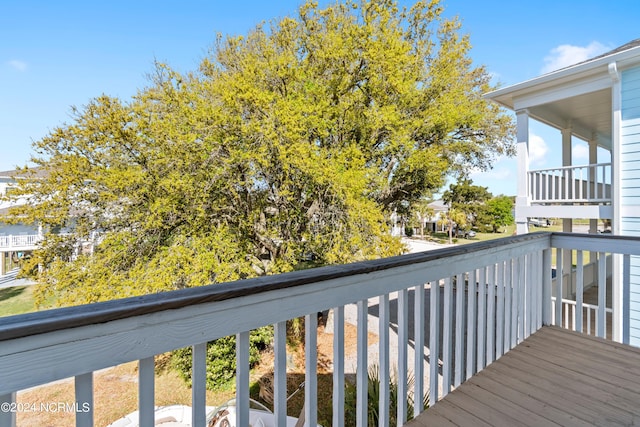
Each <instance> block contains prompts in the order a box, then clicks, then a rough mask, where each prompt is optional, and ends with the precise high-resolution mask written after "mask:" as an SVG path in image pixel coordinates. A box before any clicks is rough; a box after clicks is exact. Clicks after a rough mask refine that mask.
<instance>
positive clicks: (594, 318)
mask: <svg viewBox="0 0 640 427" xmlns="http://www.w3.org/2000/svg"><path fill="white" fill-rule="evenodd" d="M551 301H552V312H551V313H552V316H551V323H552V324H554V325H555V324H556V311H555V307H556V298H555V297H552V298H551ZM576 307H577V302H576V301H574V300H570V299H565V298H563V299H562V310H561V311H562V321H561V322H560V324H559V326H562V327H563V328H565V329H570V330H572V331H575V330H577V329H576V323H577V322H576V319H577V318H578V315H577V313H578V312H577V308H576ZM604 311H605V313H606V315H605V317H604V325H603V329H604V331H605V335H606V337H607V338H611V315H612V314H613V310H612V309H611V308H609V307H605V310H604ZM598 321H599V318H598V305H595V304H587V303H583V304H582V325H583V326H582V331H581V332H583V333H585V334H587V335H596V331H597V330H598V329H599V325H598ZM607 325H609V329H607Z"/></svg>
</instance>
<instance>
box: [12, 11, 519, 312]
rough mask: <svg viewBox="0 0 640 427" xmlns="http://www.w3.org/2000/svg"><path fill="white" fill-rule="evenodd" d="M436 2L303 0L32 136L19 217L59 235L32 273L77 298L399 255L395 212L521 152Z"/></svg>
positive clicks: (70, 299)
mask: <svg viewBox="0 0 640 427" xmlns="http://www.w3.org/2000/svg"><path fill="white" fill-rule="evenodd" d="M442 12H443V8H442V6H441V4H440V3H439V1H437V0H431V1H418V2H416V3H415V4H414V5H413V6H412V7H411V8H410V9H400V8H399V7H398V5H397V3H396V2H395V1H393V0H361V1H350V0H346V1H343V2H340V3H335V4H333V5H330V6H328V7H326V8H324V9H321V8H319V7H318V5H317V3H316V2H314V1H308V2H307V3H305V4H304V5H302V6H301V7H300V9H299V13H298V15H297V16H295V17H286V18H283V19H281V20H279V21H274V22H272V23H270V25H268V26H259V27H257V28H256V29H255V30H253V31H251V32H250V33H249V34H247V35H246V36H238V37H226V38H225V37H221V36H220V37H218V39H217V42H216V44H215V46H214V47H213V48H212V50H211V52H210V54H209V55H208V56H207V57H206V58H205V59H204V60H203V61H202V63H201V65H200V69H199V70H198V71H196V72H192V73H188V74H184V75H182V74H179V73H177V72H175V71H174V70H172V69H171V68H170V67H168V66H166V65H163V64H158V65H157V67H156V70H155V74H154V75H153V76H152V78H151V80H150V84H149V86H148V87H147V88H144V89H141V90H140V91H139V92H138V94H137V95H136V96H134V97H133V98H132V99H131V100H129V101H122V100H119V99H115V98H113V97H109V96H100V97H97V98H95V99H93V100H92V101H90V102H89V103H88V104H87V105H86V106H85V107H83V108H80V109H74V110H73V120H72V122H71V123H69V124H65V125H63V126H60V127H59V128H57V129H55V130H54V131H52V132H51V133H50V134H49V135H48V136H47V137H45V138H43V139H42V140H40V141H37V142H35V143H34V149H35V153H36V154H35V155H34V157H33V159H32V161H33V162H34V163H35V164H36V165H37V166H38V167H39V168H40V169H41V170H42V171H44V172H45V173H46V177H45V178H42V179H34V180H25V181H23V182H22V185H21V188H20V189H19V191H17V192H15V193H13V194H14V195H16V196H19V195H27V196H28V197H29V200H30V203H29V204H28V205H26V206H24V207H21V208H18V209H15V210H14V211H13V213H12V215H13V221H22V222H32V223H40V224H42V225H43V226H44V227H45V229H46V230H50V231H55V230H62V231H64V232H65V233H63V234H60V235H54V234H52V233H51V234H48V235H47V240H46V242H45V244H44V245H43V247H42V248H41V249H40V250H39V251H38V252H37V253H36V255H35V256H34V257H33V258H32V260H31V264H30V265H27V266H26V267H27V269H29V268H30V269H31V270H30V272H31V273H32V274H33V275H35V276H37V277H38V280H39V281H40V283H42V284H44V285H45V286H44V287H41V290H42V291H43V292H44V294H48V293H50V294H55V295H56V296H57V297H58V299H59V302H60V303H61V304H78V303H87V302H93V301H98V300H106V299H113V298H116V297H122V296H132V295H139V294H144V293H149V292H158V291H162V290H170V289H178V288H182V287H188V286H198V285H203V284H208V283H214V282H221V281H228V280H235V279H241V278H245V277H249V276H255V275H262V274H272V273H278V272H283V271H289V270H292V269H296V268H299V267H300V261H301V260H302V259H310V258H313V259H315V260H316V262H317V263H319V264H330V263H344V262H349V261H355V260H361V259H368V258H374V257H380V256H388V255H394V254H397V253H399V252H401V251H402V247H401V245H400V243H399V242H398V241H397V240H395V239H394V238H392V237H391V236H389V233H388V228H387V224H386V218H387V217H388V214H389V213H390V212H391V211H393V210H394V209H396V208H398V207H399V206H407V205H411V204H413V203H415V202H417V201H419V200H420V199H421V198H422V197H423V196H425V195H429V194H431V193H432V192H434V191H436V190H437V189H439V188H440V187H441V186H442V185H443V183H444V182H445V178H446V177H447V175H458V174H464V173H465V172H466V171H468V170H469V169H470V168H475V169H486V168H488V167H490V165H491V163H492V161H493V160H494V159H495V158H496V156H499V155H504V154H512V151H513V147H512V143H511V140H512V136H513V126H512V123H511V120H510V119H509V117H508V116H507V115H505V114H504V113H503V112H501V111H500V110H499V108H498V107H497V106H496V105H494V104H491V103H489V102H487V101H485V100H484V99H483V98H482V96H481V95H482V94H483V93H485V92H487V91H489V90H491V89H492V87H491V86H490V83H489V80H490V76H489V74H488V73H487V72H486V70H485V69H484V68H483V67H475V66H473V64H472V61H471V59H470V57H469V51H470V48H471V45H470V42H469V37H468V35H464V34H461V31H460V30H461V28H460V23H459V22H458V20H457V19H455V18H454V19H445V18H444V17H443V16H442ZM23 173H24V171H23ZM95 233H97V234H98V236H99V239H98V240H97V244H96V245H95V247H94V249H93V251H92V253H91V254H89V253H83V252H82V251H79V250H78V242H81V241H82V240H87V239H89V238H90V237H91V236H93V235H94V234H95ZM38 265H39V266H40V267H41V268H40V269H38V268H36V266H38Z"/></svg>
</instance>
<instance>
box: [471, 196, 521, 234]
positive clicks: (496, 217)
mask: <svg viewBox="0 0 640 427" xmlns="http://www.w3.org/2000/svg"><path fill="white" fill-rule="evenodd" d="M477 222H478V224H479V228H480V230H481V231H492V232H493V233H497V232H498V229H499V228H500V227H504V226H507V225H512V224H513V223H514V218H513V200H512V199H511V197H508V196H498V197H494V198H493V199H491V200H489V201H488V202H487V203H486V205H485V206H484V208H483V209H481V210H480V211H479V212H478V219H477Z"/></svg>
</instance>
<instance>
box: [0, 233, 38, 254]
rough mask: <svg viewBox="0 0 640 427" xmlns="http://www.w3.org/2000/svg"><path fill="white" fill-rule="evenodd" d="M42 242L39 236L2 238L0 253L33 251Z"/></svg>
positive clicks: (26, 235)
mask: <svg viewBox="0 0 640 427" xmlns="http://www.w3.org/2000/svg"><path fill="white" fill-rule="evenodd" d="M41 240H42V236H40V235H38V234H21V235H17V236H14V235H10V236H0V251H4V252H7V251H32V250H34V249H35V248H36V246H37V244H38V243H39V242H40V241H41Z"/></svg>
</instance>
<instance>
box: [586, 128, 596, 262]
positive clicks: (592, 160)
mask: <svg viewBox="0 0 640 427" xmlns="http://www.w3.org/2000/svg"><path fill="white" fill-rule="evenodd" d="M589 164H590V165H596V164H598V144H597V140H596V136H595V135H593V137H592V138H591V140H590V141H589ZM596 175H597V171H596V170H595V169H591V168H590V169H589V183H588V185H589V191H587V194H589V195H590V197H593V196H594V195H595V188H596V185H597V184H596V183H597V182H598V179H597V176H596ZM597 232H598V218H591V220H589V233H590V234H596V233H597ZM590 259H593V258H590Z"/></svg>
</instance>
